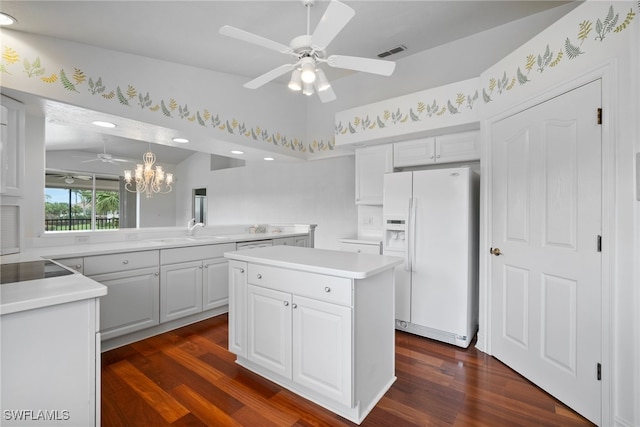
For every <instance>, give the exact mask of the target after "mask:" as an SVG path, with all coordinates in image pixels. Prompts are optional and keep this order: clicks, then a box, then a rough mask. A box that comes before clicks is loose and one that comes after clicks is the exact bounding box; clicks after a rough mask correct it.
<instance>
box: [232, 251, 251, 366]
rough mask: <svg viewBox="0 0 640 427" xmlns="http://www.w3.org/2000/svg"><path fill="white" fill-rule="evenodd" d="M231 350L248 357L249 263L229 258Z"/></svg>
mask: <svg viewBox="0 0 640 427" xmlns="http://www.w3.org/2000/svg"><path fill="white" fill-rule="evenodd" d="M229 351H230V352H231V353H234V354H236V355H238V356H242V357H247V263H246V262H242V261H236V260H229Z"/></svg>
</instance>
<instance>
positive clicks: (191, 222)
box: [187, 218, 204, 236]
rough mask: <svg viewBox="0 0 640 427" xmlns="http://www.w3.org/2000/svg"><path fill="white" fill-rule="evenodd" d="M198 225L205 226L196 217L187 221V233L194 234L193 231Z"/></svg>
mask: <svg viewBox="0 0 640 427" xmlns="http://www.w3.org/2000/svg"><path fill="white" fill-rule="evenodd" d="M196 227H204V224H203V223H201V222H198V223H196V219H195V218H191V219H190V220H189V222H188V223H187V235H189V236H193V231H194V230H195V229H196Z"/></svg>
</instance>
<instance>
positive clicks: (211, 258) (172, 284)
mask: <svg viewBox="0 0 640 427" xmlns="http://www.w3.org/2000/svg"><path fill="white" fill-rule="evenodd" d="M233 250H235V244H234V243H226V244H220V245H205V246H191V247H183V248H172V249H162V250H161V251H160V264H161V268H160V322H168V321H171V320H174V319H179V318H181V317H185V316H189V315H192V314H196V313H200V312H202V311H203V310H209V309H213V308H216V307H220V306H223V305H225V304H227V303H228V298H229V288H228V276H227V260H226V259H224V258H223V255H224V253H225V252H227V251H233Z"/></svg>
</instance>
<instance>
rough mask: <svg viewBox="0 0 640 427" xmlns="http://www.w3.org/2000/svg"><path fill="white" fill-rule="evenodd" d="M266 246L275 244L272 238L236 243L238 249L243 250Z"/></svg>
mask: <svg viewBox="0 0 640 427" xmlns="http://www.w3.org/2000/svg"><path fill="white" fill-rule="evenodd" d="M266 246H273V242H272V241H271V240H254V241H252V242H239V243H236V250H237V251H242V250H245V249H255V248H264V247H266Z"/></svg>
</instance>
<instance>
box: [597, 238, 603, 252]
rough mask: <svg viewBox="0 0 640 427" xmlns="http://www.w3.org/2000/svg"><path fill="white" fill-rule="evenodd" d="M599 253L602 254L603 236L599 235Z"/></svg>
mask: <svg viewBox="0 0 640 427" xmlns="http://www.w3.org/2000/svg"><path fill="white" fill-rule="evenodd" d="M597 248H598V252H602V236H601V235H599V234H598V243H597Z"/></svg>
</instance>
